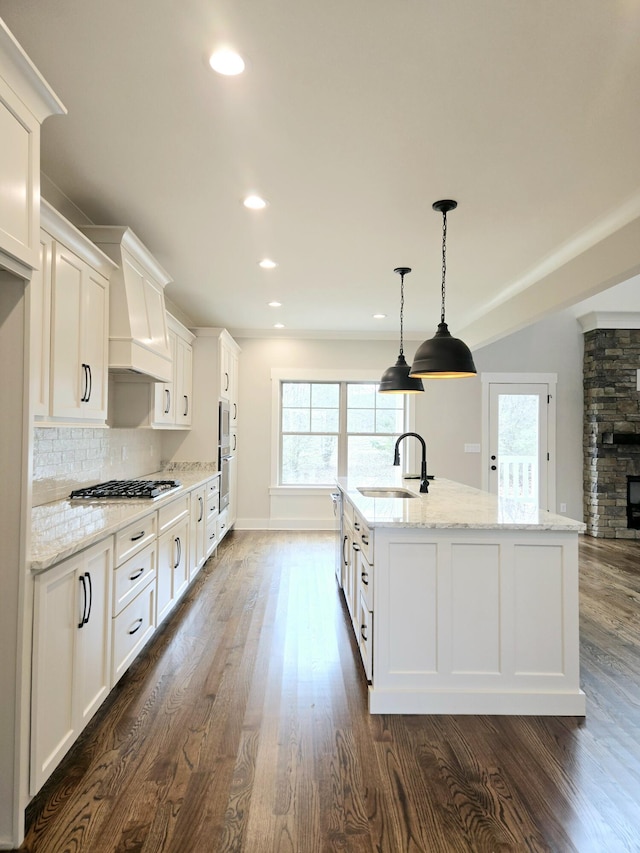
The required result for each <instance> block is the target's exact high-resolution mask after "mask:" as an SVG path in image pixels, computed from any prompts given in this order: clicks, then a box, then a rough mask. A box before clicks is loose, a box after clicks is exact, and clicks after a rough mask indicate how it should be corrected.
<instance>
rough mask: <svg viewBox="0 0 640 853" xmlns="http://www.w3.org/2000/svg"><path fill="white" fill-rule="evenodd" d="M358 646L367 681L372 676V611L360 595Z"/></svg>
mask: <svg viewBox="0 0 640 853" xmlns="http://www.w3.org/2000/svg"><path fill="white" fill-rule="evenodd" d="M358 631H359V636H358V646H359V647H360V657H361V658H362V663H363V664H364V671H365V673H366V676H367V681H371V680H372V678H373V613H372V612H371V611H370V610H369V609H368V608H367V605H366V602H365V600H364V598H363V597H362V596H360V601H359V603H358Z"/></svg>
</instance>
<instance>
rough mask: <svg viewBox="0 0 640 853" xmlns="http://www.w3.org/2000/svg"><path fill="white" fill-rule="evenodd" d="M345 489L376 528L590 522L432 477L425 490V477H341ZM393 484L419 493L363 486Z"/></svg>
mask: <svg viewBox="0 0 640 853" xmlns="http://www.w3.org/2000/svg"><path fill="white" fill-rule="evenodd" d="M337 484H338V487H339V489H340V490H341V491H342V492H343V493H344V494H345V495H346V496H347V497H348V499H349V500H350V501H351V503H352V504H353V505H354V507H355V508H356V509H357V510H358V512H359V513H360V514H361V515H362V517H363V518H364V519H365V521H366V522H367V524H369V525H370V526H371V527H417V528H420V527H423V528H469V529H478V530H481V529H485V530H503V529H504V530H563V531H575V532H576V533H582V532H583V531H584V530H585V524H584V523H583V522H582V521H577V520H575V519H572V518H567V517H566V516H564V515H557V514H555V513H552V512H546V511H545V510H542V509H539V508H538V507H536V506H534V505H533V504H527V503H523V502H521V501H516V500H513V499H509V498H500V497H498V496H497V495H494V494H491V493H490V492H484V491H482V490H481V489H475V488H473V487H472V486H465V485H463V484H462V483H455V482H453V481H452V480H444V479H439V478H438V479H434V480H429V491H428V493H427V494H420V493H419V488H420V482H419V480H401V479H400V478H398V479H395V480H393V481H392V482H388V481H387V482H381V481H380V479H375V480H374V479H371V478H369V479H368V480H367V479H363V478H358V479H357V480H356V479H354V478H347V477H341V478H339V479H338V481H337ZM372 486H390V487H393V488H403V489H407V490H409V491H411V492H414V493H415V495H416V497H414V498H387V497H382V498H378V497H376V498H372V497H365V496H364V495H362V494H361V493H360V492H359V491H358V487H361V488H366V487H372Z"/></svg>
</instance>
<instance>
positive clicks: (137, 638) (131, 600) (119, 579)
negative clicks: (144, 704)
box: [111, 512, 158, 686]
mask: <svg viewBox="0 0 640 853" xmlns="http://www.w3.org/2000/svg"><path fill="white" fill-rule="evenodd" d="M156 530H157V513H155V512H153V513H150V514H149V515H148V516H147V517H146V518H143V519H142V520H140V521H137V522H135V523H134V524H130V525H129V526H128V527H126V528H124V529H123V530H121V531H119V532H118V533H117V534H116V548H115V552H116V554H115V570H114V573H113V614H112V615H113V650H112V663H111V676H112V677H111V684H112V686H113V685H114V684H115V683H116V682H117V681H118V680H119V679H120V678H121V677H122V676H123V675H124V673H125V672H126V671H127V669H128V667H129V666H130V665H131V663H132V661H133V660H134V658H136V656H137V655H138V654H139V652H140V651H141V649H142V648H143V646H145V645H146V643H147V642H148V640H149V639H150V638H151V637H152V636H153V633H154V631H155V627H156V584H155V580H156V566H157V550H158V549H157V537H156Z"/></svg>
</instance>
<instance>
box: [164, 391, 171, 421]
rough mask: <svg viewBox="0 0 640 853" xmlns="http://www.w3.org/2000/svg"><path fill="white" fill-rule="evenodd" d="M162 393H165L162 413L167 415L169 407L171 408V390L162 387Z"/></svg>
mask: <svg viewBox="0 0 640 853" xmlns="http://www.w3.org/2000/svg"><path fill="white" fill-rule="evenodd" d="M164 393H165V395H166V396H165V398H164V401H165V405H164V413H165V415H168V414H169V409H170V408H171V391H169V389H168V388H165V389H164Z"/></svg>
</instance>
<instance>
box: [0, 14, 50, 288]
mask: <svg viewBox="0 0 640 853" xmlns="http://www.w3.org/2000/svg"><path fill="white" fill-rule="evenodd" d="M62 113H66V109H65V108H64V105H63V104H62V102H61V101H59V100H58V98H57V97H56V95H55V94H54V93H53V91H52V90H51V89H50V88H49V86H48V85H47V83H46V82H45V81H44V79H43V77H42V76H41V74H40V73H39V71H38V70H37V68H36V67H35V65H33V63H32V62H31V60H30V59H29V58H28V56H27V55H26V53H25V52H24V51H23V50H22V48H21V47H20V45H19V44H18V42H17V41H16V40H15V38H14V37H13V35H12V34H11V33H10V32H9V30H8V29H7V27H6V26H5V24H4V22H3V21H2V19H0V140H2V155H1V156H0V187H2V192H0V268H2V267H3V268H5V269H8V270H10V271H11V272H13V273H15V274H16V275H19V276H21V277H23V278H29V276H30V274H31V270H32V269H36V268H38V266H39V249H40V243H39V237H40V212H39V205H40V125H41V124H42V122H43V121H44V119H45V118H46V117H47V116H50V115H54V114H62Z"/></svg>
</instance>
